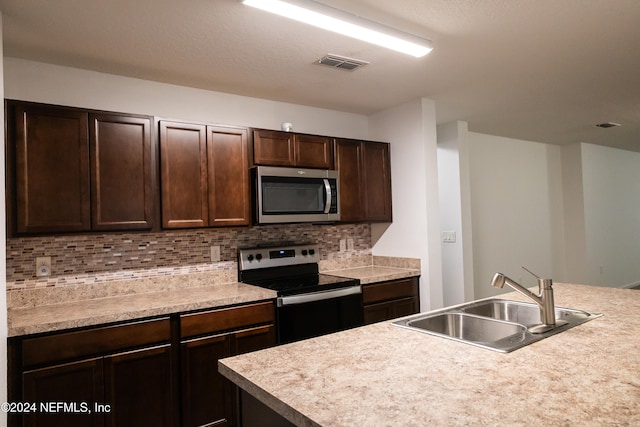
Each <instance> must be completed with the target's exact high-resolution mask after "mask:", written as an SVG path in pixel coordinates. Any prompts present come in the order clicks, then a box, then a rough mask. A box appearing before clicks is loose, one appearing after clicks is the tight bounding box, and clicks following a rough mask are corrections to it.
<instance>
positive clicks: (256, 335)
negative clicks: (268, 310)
mask: <svg viewBox="0 0 640 427" xmlns="http://www.w3.org/2000/svg"><path fill="white" fill-rule="evenodd" d="M274 345H276V328H275V326H274V325H266V326H258V327H256V328H251V329H245V330H243V331H239V332H236V333H234V335H233V348H232V349H231V353H232V355H237V354H243V353H249V352H251V351H256V350H261V349H263V348H268V347H273V346H274Z"/></svg>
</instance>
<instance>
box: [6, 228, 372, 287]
mask: <svg viewBox="0 0 640 427" xmlns="http://www.w3.org/2000/svg"><path fill="white" fill-rule="evenodd" d="M340 239H353V242H354V247H353V250H349V251H346V252H340ZM281 242H292V243H307V242H311V243H316V244H318V245H320V247H321V261H327V260H338V259H344V258H349V257H358V256H363V255H370V254H371V228H370V226H369V224H345V225H342V224H341V225H310V224H286V225H272V226H271V225H270V226H260V227H253V228H207V229H194V230H175V231H163V232H158V233H104V234H91V235H69V236H66V235H62V236H46V237H21V238H10V239H7V290H8V291H11V290H16V289H25V288H35V287H52V286H64V285H69V284H74V285H75V284H82V283H98V282H104V281H112V280H122V279H131V278H138V277H152V276H160V275H172V274H185V273H191V272H200V271H212V270H230V269H236V256H237V250H238V248H240V247H251V246H256V245H259V244H278V243H281ZM211 246H220V262H215V263H214V262H211ZM41 256H50V257H51V273H52V274H51V276H48V277H43V278H37V277H36V275H35V261H36V257H41Z"/></svg>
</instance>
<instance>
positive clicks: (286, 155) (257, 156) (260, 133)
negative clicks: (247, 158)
mask: <svg viewBox="0 0 640 427" xmlns="http://www.w3.org/2000/svg"><path fill="white" fill-rule="evenodd" d="M253 163H255V164H256V165H269V166H294V165H295V155H294V134H293V133H290V132H280V131H275V130H254V131H253Z"/></svg>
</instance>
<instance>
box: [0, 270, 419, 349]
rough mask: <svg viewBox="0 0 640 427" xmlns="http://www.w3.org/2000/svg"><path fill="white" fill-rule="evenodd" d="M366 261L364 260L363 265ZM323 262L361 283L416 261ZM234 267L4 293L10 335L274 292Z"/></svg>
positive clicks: (406, 273)
mask: <svg viewBox="0 0 640 427" xmlns="http://www.w3.org/2000/svg"><path fill="white" fill-rule="evenodd" d="M367 263H368V265H363V264H367ZM353 265H354V264H352V263H351V262H350V261H348V260H347V261H343V262H328V263H324V264H323V265H322V267H323V268H324V269H325V270H327V269H329V270H331V271H323V273H327V274H333V275H337V276H343V277H353V278H357V279H361V280H362V282H363V283H369V282H377V281H385V280H392V279H397V278H403V277H410V276H417V275H419V274H420V270H419V268H420V267H419V261H418V260H414V259H407V258H393V257H365V258H363V259H360V260H358V261H357V262H355V265H356V267H353ZM236 280H237V270H236V269H235V268H229V269H227V270H220V271H211V272H200V273H192V274H182V275H168V276H159V277H147V278H138V279H130V280H120V281H113V282H107V283H96V284H83V285H74V286H60V287H48V288H40V289H30V290H24V291H22V290H18V291H11V292H8V293H7V305H8V307H9V309H8V310H7V317H8V323H9V336H10V337H11V336H20V335H29V334H36V333H42V332H53V331H60V330H64V329H70V328H76V327H83V326H95V325H100V324H104V323H111V322H119V321H124V320H135V319H141V318H145V317H152V316H159V315H164V314H173V313H181V312H186V311H192V310H200V309H207V308H216V307H222V306H226V305H234V304H242V303H250V302H254V301H261V300H268V299H272V298H275V297H276V293H275V292H274V291H271V290H269V289H264V288H260V287H257V286H251V285H246V284H243V283H237V282H236Z"/></svg>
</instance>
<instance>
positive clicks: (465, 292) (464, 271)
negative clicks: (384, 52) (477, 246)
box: [438, 121, 474, 306]
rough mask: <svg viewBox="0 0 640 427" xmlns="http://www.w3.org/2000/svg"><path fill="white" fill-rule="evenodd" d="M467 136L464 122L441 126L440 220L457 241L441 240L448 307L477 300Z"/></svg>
mask: <svg viewBox="0 0 640 427" xmlns="http://www.w3.org/2000/svg"><path fill="white" fill-rule="evenodd" d="M468 133H469V130H468V124H467V123H466V122H462V121H457V122H451V123H447V124H444V125H439V126H438V186H439V194H440V221H441V227H442V232H445V231H446V232H454V233H455V236H456V240H455V242H445V241H444V240H443V239H442V238H441V239H440V240H441V248H442V281H443V293H444V295H443V296H444V305H445V306H449V305H455V304H460V303H463V302H465V301H471V300H473V299H474V289H473V240H472V229H471V195H470V191H469V186H470V183H469V158H468V157H469V155H468V153H469V144H468Z"/></svg>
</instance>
